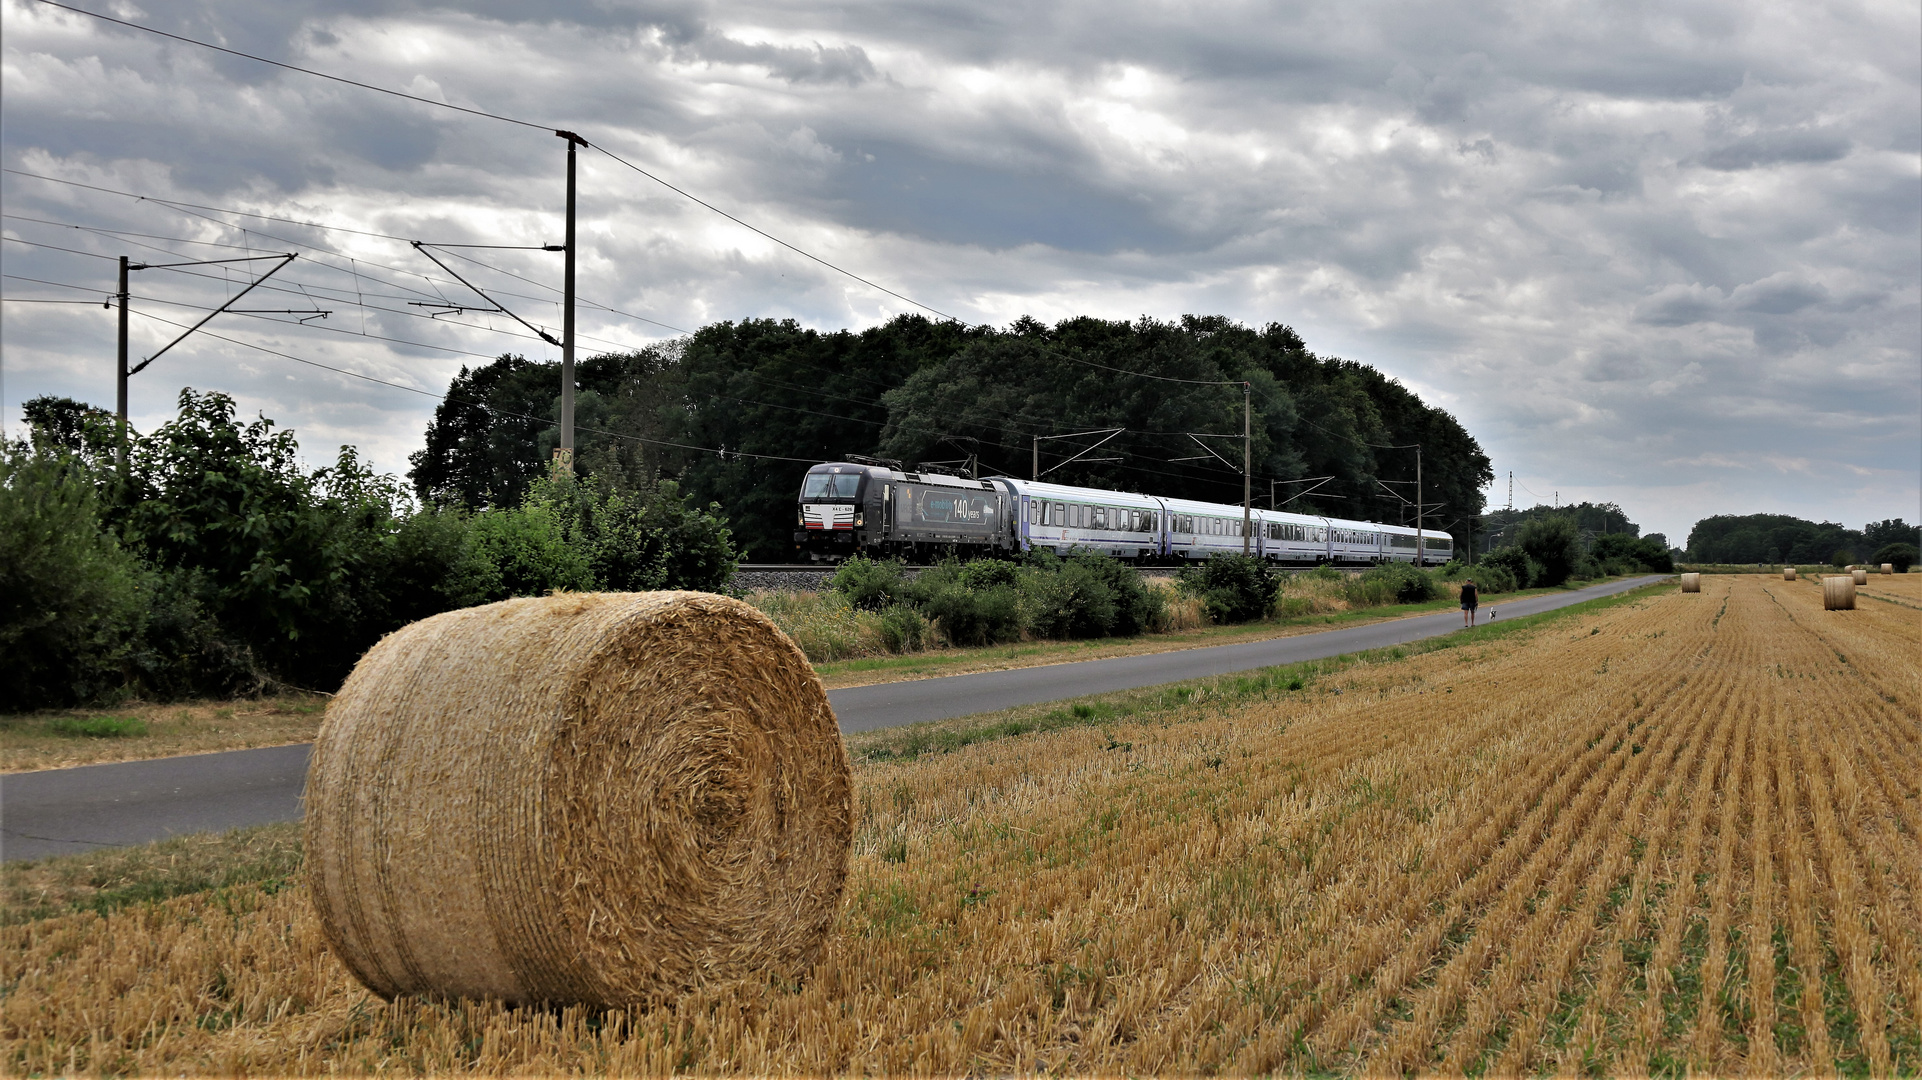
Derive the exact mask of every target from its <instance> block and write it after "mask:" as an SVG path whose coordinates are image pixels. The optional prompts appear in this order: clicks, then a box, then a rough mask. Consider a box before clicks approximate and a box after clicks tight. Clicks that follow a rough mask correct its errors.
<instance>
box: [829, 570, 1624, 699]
mask: <svg viewBox="0 0 1922 1080" xmlns="http://www.w3.org/2000/svg"><path fill="white" fill-rule="evenodd" d="M1588 584H1594V583H1593V582H1587V583H1583V585H1575V586H1569V587H1561V588H1553V589H1523V590H1518V591H1516V592H1512V593H1499V594H1492V595H1488V596H1484V597H1483V606H1485V607H1492V606H1494V605H1497V604H1504V603H1512V602H1514V601H1516V600H1522V599H1526V598H1528V597H1531V596H1546V595H1549V594H1552V593H1565V592H1571V591H1574V590H1575V589H1577V588H1582V587H1584V586H1585V585H1588ZM1455 606H1456V601H1455V600H1454V599H1452V598H1446V599H1441V600H1431V601H1428V602H1426V603H1420V604H1388V605H1384V606H1381V607H1368V608H1355V609H1351V610H1348V611H1331V612H1322V613H1317V614H1311V615H1296V616H1289V617H1275V618H1269V619H1264V620H1262V621H1260V622H1251V623H1238V624H1234V625H1228V626H1204V627H1201V628H1199V629H1195V630H1181V631H1176V632H1174V633H1168V634H1143V635H1141V636H1139V637H1129V638H1087V639H1083V640H1080V641H1026V642H1021V643H1019V644H1015V645H985V646H980V647H976V648H961V649H939V650H930V651H927V652H918V653H906V654H901V655H891V656H865V657H859V658H856V659H849V660H835V661H829V662H826V663H817V664H815V665H814V670H815V673H816V674H818V675H820V676H821V680H822V681H823V682H824V683H826V684H827V686H828V688H829V689H833V690H839V689H842V688H844V687H850V686H864V685H869V684H872V683H882V682H899V681H906V680H909V679H922V678H935V677H939V676H942V675H959V674H964V673H968V672H973V671H999V670H1006V669H1009V668H1020V667H1041V666H1043V665H1047V664H1065V663H1072V662H1074V661H1077V660H1099V659H1104V658H1106V657H1110V656H1132V655H1147V654H1150V653H1161V652H1176V651H1179V650H1182V649H1200V648H1206V647H1208V646H1210V645H1229V644H1234V643H1237V642H1243V641H1260V640H1263V639H1265V638H1274V637H1288V636H1291V635H1294V634H1299V633H1311V632H1314V631H1317V630H1325V629H1332V628H1334V627H1339V626H1352V625H1357V624H1360V623H1368V622H1383V621H1387V620H1390V619H1404V618H1408V617H1410V616H1413V615H1427V614H1432V613H1433V612H1437V611H1449V610H1453V609H1454V608H1455Z"/></svg>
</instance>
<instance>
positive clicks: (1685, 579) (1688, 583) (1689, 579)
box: [1682, 574, 1702, 592]
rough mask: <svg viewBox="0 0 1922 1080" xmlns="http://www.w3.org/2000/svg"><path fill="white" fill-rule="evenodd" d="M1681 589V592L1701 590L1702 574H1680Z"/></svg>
mask: <svg viewBox="0 0 1922 1080" xmlns="http://www.w3.org/2000/svg"><path fill="white" fill-rule="evenodd" d="M1682 591H1683V592H1701V591H1702V575H1700V574H1683V575H1682Z"/></svg>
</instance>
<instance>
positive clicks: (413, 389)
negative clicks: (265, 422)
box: [134, 311, 818, 464]
mask: <svg viewBox="0 0 1922 1080" xmlns="http://www.w3.org/2000/svg"><path fill="white" fill-rule="evenodd" d="M134 314H136V315H139V316H141V317H143V318H147V319H152V320H154V321H155V322H162V323H166V324H167V325H169V326H185V325H187V324H186V323H179V322H174V321H173V320H172V319H165V318H162V317H160V316H158V315H155V314H152V313H151V312H145V311H136V312H134ZM201 336H202V337H210V338H213V339H215V340H217V341H224V342H227V343H228V344H230V345H238V346H240V347H241V348H243V349H253V350H255V351H256V352H263V353H266V354H267V355H269V356H277V357H279V358H281V359H282V360H292V361H293V362H295V363H297V364H305V365H307V366H308V367H312V368H319V369H320V370H322V371H331V372H334V373H335V374H337V375H346V376H349V377H351V378H355V379H360V380H362V381H363V382H370V383H375V384H377V385H380V386H390V387H393V388H394V389H396V390H405V391H407V392H408V393H410V394H419V395H420V396H421V397H427V398H433V399H434V400H436V401H453V402H456V403H459V404H463V405H475V406H478V407H480V408H483V409H486V410H487V411H489V412H492V413H497V414H499V415H501V416H511V417H514V418H516V419H520V420H532V421H534V422H536V423H539V424H544V425H546V426H549V427H559V426H560V422H559V421H556V420H549V419H547V418H546V417H542V416H534V415H531V414H529V413H519V412H513V411H511V410H508V409H502V408H499V407H498V406H495V405H491V404H489V403H487V402H485V401H475V400H473V399H472V398H457V397H453V396H451V395H448V394H436V393H434V392H433V391H432V390H422V389H421V388H419V387H417V386H408V385H407V384H406V383H397V382H393V381H391V380H388V379H380V378H375V377H374V376H372V375H363V374H361V373H360V372H358V371H350V370H348V369H346V368H339V367H334V366H333V365H331V364H323V363H321V362H319V361H318V360H309V359H307V358H306V357H302V356H295V355H294V354H292V353H285V352H281V351H280V350H278V349H269V348H267V347H266V346H265V345H255V344H254V343H252V342H249V341H241V340H239V339H238V338H230V337H227V336H225V335H223V334H216V333H213V332H212V331H208V330H203V331H201ZM576 430H579V431H587V432H592V433H593V434H596V435H606V436H608V437H609V438H613V439H623V440H626V441H628V442H638V443H646V444H648V445H650V446H666V447H670V448H673V449H676V450H692V451H694V452H696V453H701V454H714V455H716V456H718V457H720V458H722V459H724V460H725V459H726V458H729V457H737V458H756V459H758V460H762V461H800V462H807V463H810V464H812V463H814V462H816V461H817V460H818V459H816V458H797V457H782V456H779V455H776V454H752V453H748V452H746V451H741V450H721V449H716V448H714V447H711V446H695V445H693V444H691V443H678V442H670V441H668V440H665V439H649V438H645V437H643V436H640V435H629V434H627V433H625V432H620V431H606V430H603V429H600V428H586V427H584V428H577V429H576Z"/></svg>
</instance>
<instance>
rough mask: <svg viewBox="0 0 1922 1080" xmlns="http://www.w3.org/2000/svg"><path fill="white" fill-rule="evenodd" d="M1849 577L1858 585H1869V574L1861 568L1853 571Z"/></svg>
mask: <svg viewBox="0 0 1922 1080" xmlns="http://www.w3.org/2000/svg"><path fill="white" fill-rule="evenodd" d="M1849 576H1850V578H1852V579H1853V580H1854V581H1855V583H1856V584H1857V585H1867V584H1868V583H1869V572H1868V571H1867V570H1864V569H1862V568H1861V567H1859V566H1858V567H1856V568H1855V569H1854V570H1853V571H1851V572H1850V574H1849Z"/></svg>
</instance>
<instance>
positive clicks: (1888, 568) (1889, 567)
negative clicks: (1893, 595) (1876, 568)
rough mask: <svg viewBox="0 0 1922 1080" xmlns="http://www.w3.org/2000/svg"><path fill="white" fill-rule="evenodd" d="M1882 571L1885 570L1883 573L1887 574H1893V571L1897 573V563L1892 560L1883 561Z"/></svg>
mask: <svg viewBox="0 0 1922 1080" xmlns="http://www.w3.org/2000/svg"><path fill="white" fill-rule="evenodd" d="M1882 572H1883V573H1885V574H1893V573H1895V564H1894V563H1892V562H1885V563H1883V564H1882Z"/></svg>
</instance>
